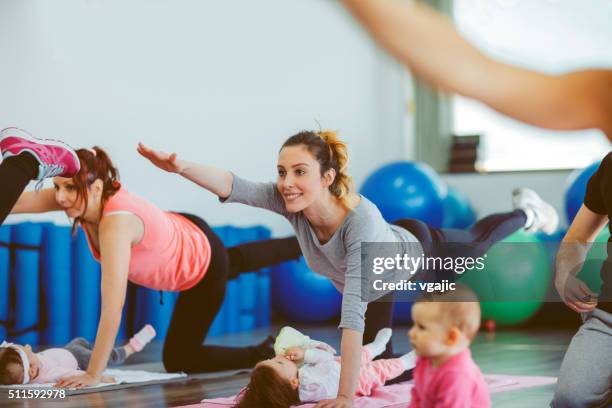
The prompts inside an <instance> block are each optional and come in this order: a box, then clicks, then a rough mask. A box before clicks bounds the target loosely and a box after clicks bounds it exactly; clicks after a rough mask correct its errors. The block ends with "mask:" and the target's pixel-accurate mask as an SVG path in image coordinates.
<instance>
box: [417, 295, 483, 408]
mask: <svg viewBox="0 0 612 408" xmlns="http://www.w3.org/2000/svg"><path fill="white" fill-rule="evenodd" d="M412 321H413V322H414V326H413V327H412V329H410V332H409V337H410V343H412V347H413V348H414V350H415V352H416V354H417V356H418V357H417V363H416V367H415V369H414V388H413V389H412V399H411V401H410V408H433V407H435V408H451V407H452V408H459V407H461V408H488V407H490V406H491V400H490V398H489V392H488V390H487V386H486V384H485V381H484V378H483V377H482V373H481V372H480V369H479V368H478V366H477V365H476V363H474V361H473V360H472V355H471V353H470V348H469V347H470V343H471V341H472V339H473V338H474V336H475V335H476V332H477V331H478V328H479V326H480V305H479V303H478V299H477V298H476V296H475V295H474V293H473V292H472V291H470V290H469V289H467V288H466V287H465V286H462V285H459V284H457V285H456V289H455V290H454V291H453V292H447V293H445V294H436V295H434V296H431V299H428V300H425V299H423V300H419V301H417V302H416V303H415V304H414V306H413V307H412Z"/></svg>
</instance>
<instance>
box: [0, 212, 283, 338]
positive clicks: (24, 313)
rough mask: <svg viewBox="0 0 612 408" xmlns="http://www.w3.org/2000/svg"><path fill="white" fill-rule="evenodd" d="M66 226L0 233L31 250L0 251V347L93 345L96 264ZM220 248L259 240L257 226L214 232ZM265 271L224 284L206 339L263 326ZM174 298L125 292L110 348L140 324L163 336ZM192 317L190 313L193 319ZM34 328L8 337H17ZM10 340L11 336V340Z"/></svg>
mask: <svg viewBox="0 0 612 408" xmlns="http://www.w3.org/2000/svg"><path fill="white" fill-rule="evenodd" d="M70 231H71V228H70V227H58V226H54V225H52V224H48V223H22V224H16V225H13V226H1V227H0V242H6V243H10V242H12V243H13V244H24V245H29V246H33V247H36V248H34V249H15V250H14V256H12V255H11V249H9V248H6V247H0V320H1V321H6V322H8V324H7V325H6V326H5V325H0V340H3V339H4V338H6V337H8V338H10V339H12V340H13V341H17V342H21V343H29V344H31V345H33V346H36V345H38V344H45V345H60V344H63V343H66V342H68V341H69V340H70V339H71V338H73V337H78V336H80V337H85V338H86V339H88V340H89V341H93V340H95V337H96V332H97V327H98V322H99V318H100V264H99V263H98V262H96V261H95V260H94V258H93V256H92V255H91V253H90V250H89V246H88V245H87V241H86V238H85V234H84V233H83V231H82V229H80V228H79V229H78V230H77V234H76V236H74V237H73V236H72V234H71V232H70ZM214 231H215V232H216V233H217V234H218V235H219V237H220V238H221V240H222V241H223V242H224V244H225V245H226V246H227V247H230V246H234V245H238V244H240V243H242V242H248V241H254V240H258V239H265V238H268V237H269V236H270V231H269V230H268V229H266V228H264V227H250V228H239V227H231V226H225V227H216V228H214ZM270 279H271V277H270V269H269V268H266V269H262V270H260V271H253V272H248V273H243V274H242V275H241V276H240V277H239V278H237V279H234V280H233V281H230V282H228V285H227V288H226V293H225V300H224V302H223V304H222V307H221V310H220V311H219V313H218V314H217V316H216V318H215V320H214V322H213V325H212V326H211V328H210V329H209V332H208V334H209V335H221V334H224V333H237V332H240V331H245V330H252V329H254V328H255V327H265V326H268V325H269V324H270V303H271V302H270V293H271V289H270V287H271V284H270ZM178 296H179V293H177V292H163V305H162V304H160V293H159V291H156V290H150V289H145V288H141V287H137V286H136V285H133V284H130V285H129V286H128V290H127V294H126V300H125V306H124V310H123V315H122V320H121V326H120V328H119V332H118V335H117V341H118V342H119V343H121V342H122V341H123V340H125V339H128V338H129V337H130V336H131V335H133V333H134V332H135V331H136V330H139V329H140V328H141V327H142V326H143V325H144V324H147V323H150V324H152V325H153V326H154V327H155V329H156V331H157V333H158V335H157V340H162V339H164V338H165V337H166V332H167V329H168V326H169V323H170V320H171V317H172V312H173V309H174V305H175V303H176V300H177V298H178ZM197 313H198V311H194V314H197ZM30 327H34V329H33V330H32V331H29V332H27V333H24V334H23V335H20V336H15V334H16V333H17V331H19V330H22V329H26V328H30ZM11 333H13V335H11Z"/></svg>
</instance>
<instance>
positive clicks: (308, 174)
mask: <svg viewBox="0 0 612 408" xmlns="http://www.w3.org/2000/svg"><path fill="white" fill-rule="evenodd" d="M277 169H278V178H277V181H276V187H277V189H278V191H279V192H280V193H281V196H282V197H283V200H284V201H285V207H286V209H287V211H289V212H291V213H296V212H299V211H302V210H304V209H306V208H308V207H309V206H310V205H312V204H313V203H315V202H316V201H317V200H319V199H321V198H322V197H324V195H325V194H331V193H330V192H329V186H330V185H331V184H332V182H333V180H334V177H335V173H334V171H333V170H328V171H327V172H326V173H325V174H324V175H323V176H321V166H320V165H319V162H318V161H317V160H316V159H315V157H314V156H313V155H312V154H311V153H310V152H309V151H308V149H307V148H306V147H305V146H304V145H297V146H287V147H284V148H282V149H281V151H280V153H279V155H278V164H277Z"/></svg>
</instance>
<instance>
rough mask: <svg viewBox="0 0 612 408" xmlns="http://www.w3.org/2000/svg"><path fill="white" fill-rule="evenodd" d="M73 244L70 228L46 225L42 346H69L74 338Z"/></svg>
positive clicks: (43, 254) (43, 263)
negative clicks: (44, 325)
mask: <svg viewBox="0 0 612 408" xmlns="http://www.w3.org/2000/svg"><path fill="white" fill-rule="evenodd" d="M71 241H72V236H71V228H70V227H57V226H54V225H52V224H49V225H45V227H44V231H43V245H42V251H41V256H42V272H43V273H42V281H43V285H42V287H43V292H44V299H45V310H46V314H47V325H46V328H45V329H44V330H43V332H42V338H41V342H42V344H48V345H61V344H66V343H67V342H69V341H70V339H71V337H72V292H73V291H72V265H71V263H72V257H71V256H70V255H71V254H70V252H71V248H70V244H71Z"/></svg>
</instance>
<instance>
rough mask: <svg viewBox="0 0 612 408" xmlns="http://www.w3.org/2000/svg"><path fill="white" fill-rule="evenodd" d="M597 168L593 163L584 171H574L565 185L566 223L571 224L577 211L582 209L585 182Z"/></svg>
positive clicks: (597, 164) (597, 165)
mask: <svg viewBox="0 0 612 408" xmlns="http://www.w3.org/2000/svg"><path fill="white" fill-rule="evenodd" d="M598 167H599V162H595V163H593V164H591V165H590V166H588V167H586V168H584V169H577V170H574V171H573V172H572V173H571V174H570V175H569V177H568V178H567V182H566V183H565V185H566V189H565V215H566V217H567V223H568V224H571V223H572V221H574V217H575V216H576V214H578V210H580V207H582V203H583V202H584V196H585V195H586V186H587V182H588V181H589V179H590V178H591V176H592V175H593V174H594V173H595V171H596V170H597V168H598Z"/></svg>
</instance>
